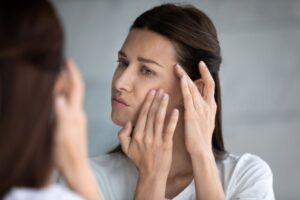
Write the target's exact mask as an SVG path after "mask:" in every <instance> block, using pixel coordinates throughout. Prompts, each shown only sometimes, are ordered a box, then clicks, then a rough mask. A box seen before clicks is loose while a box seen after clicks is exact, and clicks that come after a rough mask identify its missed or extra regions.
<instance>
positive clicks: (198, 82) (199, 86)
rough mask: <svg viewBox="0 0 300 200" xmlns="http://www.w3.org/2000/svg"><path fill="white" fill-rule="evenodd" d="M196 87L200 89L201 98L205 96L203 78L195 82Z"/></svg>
mask: <svg viewBox="0 0 300 200" xmlns="http://www.w3.org/2000/svg"><path fill="white" fill-rule="evenodd" d="M194 83H195V85H196V86H197V88H198V91H199V92H200V94H201V96H203V91H204V82H203V80H202V79H201V78H199V79H197V80H195V81H194Z"/></svg>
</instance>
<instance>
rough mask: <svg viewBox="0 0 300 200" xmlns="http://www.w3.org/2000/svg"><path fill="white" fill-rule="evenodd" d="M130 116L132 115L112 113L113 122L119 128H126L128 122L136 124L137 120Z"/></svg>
mask: <svg viewBox="0 0 300 200" xmlns="http://www.w3.org/2000/svg"><path fill="white" fill-rule="evenodd" d="M133 118H134V117H132V116H131V115H130V113H127V114H124V113H122V114H121V113H118V112H113V111H112V112H111V121H112V122H113V123H114V124H116V125H117V126H121V127H124V126H125V125H126V123H127V122H128V121H131V122H132V123H133V124H135V120H136V119H135V118H134V119H133Z"/></svg>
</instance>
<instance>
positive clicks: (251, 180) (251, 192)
mask: <svg viewBox="0 0 300 200" xmlns="http://www.w3.org/2000/svg"><path fill="white" fill-rule="evenodd" d="M219 170H220V172H221V178H222V180H223V184H224V186H225V188H226V191H227V193H228V194H230V195H231V196H234V197H239V198H242V197H243V198H244V197H247V198H249V197H251V196H255V195H257V196H259V198H260V199H273V198H272V197H273V196H274V193H273V173H272V170H271V168H270V166H269V165H268V164H267V163H266V162H265V161H264V160H263V159H261V158H260V157H258V156H256V155H253V154H249V153H246V154H243V155H241V156H236V155H233V154H229V155H228V156H227V157H226V158H225V159H224V160H222V161H221V163H219Z"/></svg>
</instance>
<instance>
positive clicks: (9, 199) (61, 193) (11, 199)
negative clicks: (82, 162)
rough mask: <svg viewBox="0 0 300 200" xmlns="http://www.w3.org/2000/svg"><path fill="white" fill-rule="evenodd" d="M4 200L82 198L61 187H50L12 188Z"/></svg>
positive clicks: (74, 199) (66, 199)
mask: <svg viewBox="0 0 300 200" xmlns="http://www.w3.org/2000/svg"><path fill="white" fill-rule="evenodd" d="M4 200H83V198H81V197H80V196H79V195H77V194H75V193H74V192H72V191H70V190H68V189H66V188H65V187H63V186H60V185H51V186H48V187H46V188H42V189H34V188H21V187H19V188H14V189H12V190H11V191H10V192H9V193H8V194H7V195H6V196H5V197H4Z"/></svg>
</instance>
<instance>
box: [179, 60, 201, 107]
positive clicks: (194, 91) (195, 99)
mask: <svg viewBox="0 0 300 200" xmlns="http://www.w3.org/2000/svg"><path fill="white" fill-rule="evenodd" d="M175 69H176V71H177V72H176V73H177V75H178V76H179V77H180V78H181V88H182V87H183V85H182V84H183V83H184V82H182V79H183V78H186V79H187V86H188V87H187V88H188V91H189V92H188V91H186V90H187V89H184V90H185V91H186V93H190V95H191V100H190V101H192V104H193V107H194V109H199V108H200V107H201V104H202V103H203V99H202V97H201V94H200V93H199V91H198V88H197V87H196V85H195V83H194V82H193V81H192V80H191V78H190V77H189V76H188V75H187V74H186V72H185V71H184V70H183V69H182V67H181V66H180V65H178V64H176V67H175ZM185 88H186V87H185ZM183 92H184V91H183V89H182V93H183ZM187 96H189V95H187ZM187 96H186V97H187ZM184 100H187V98H186V99H184ZM190 108H192V107H190Z"/></svg>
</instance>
